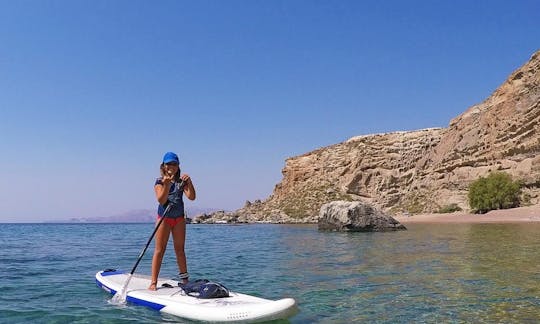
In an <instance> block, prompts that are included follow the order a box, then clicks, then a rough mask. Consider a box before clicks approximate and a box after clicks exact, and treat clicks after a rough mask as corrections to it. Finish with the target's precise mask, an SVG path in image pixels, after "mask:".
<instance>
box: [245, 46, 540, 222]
mask: <svg viewBox="0 0 540 324" xmlns="http://www.w3.org/2000/svg"><path fill="white" fill-rule="evenodd" d="M495 170H499V171H504V172H507V173H509V174H510V175H512V177H513V178H514V179H515V180H521V181H522V182H523V183H524V184H525V186H526V188H525V192H526V194H527V195H528V197H530V201H531V203H539V202H540V200H539V194H540V51H539V52H537V53H536V54H534V55H533V56H532V57H531V59H530V61H529V62H527V63H526V64H525V65H524V66H522V67H521V68H520V69H518V70H516V71H515V72H514V73H512V74H511V75H510V77H509V78H508V79H507V80H506V81H505V82H504V83H503V84H502V85H501V86H500V87H499V88H498V89H497V90H496V91H495V92H494V93H493V94H492V95H491V96H490V97H489V98H487V99H486V100H485V101H484V102H482V103H480V104H478V105H474V106H472V107H470V108H469V109H468V110H467V111H465V112H464V113H463V114H461V115H460V116H458V117H456V118H454V119H453V120H452V121H451V122H450V124H449V126H448V127H447V128H430V129H423V130H416V131H404V132H393V133H386V134H375V135H365V136H358V137H353V138H351V139H349V140H347V141H345V142H343V143H339V144H335V145H332V146H328V147H324V148H320V149H317V150H314V151H312V152H309V153H306V154H303V155H301V156H297V157H292V158H289V159H287V160H286V162H285V167H284V168H283V170H282V173H283V179H282V181H281V182H280V183H279V184H277V185H276V186H275V188H274V191H273V193H272V195H271V196H270V197H268V198H267V199H266V200H265V201H263V202H261V203H257V204H251V205H249V206H245V207H244V208H242V209H241V210H238V211H237V213H240V214H242V215H250V216H249V217H251V219H260V220H264V219H274V218H278V219H287V222H309V221H308V220H313V219H314V218H315V219H316V217H317V215H318V213H319V209H320V207H321V206H322V205H323V204H325V203H328V202H331V201H335V200H346V201H365V202H368V203H370V204H372V205H373V206H375V207H376V208H380V209H382V210H383V211H385V212H388V213H390V214H397V213H401V212H409V213H420V212H434V211H437V210H439V209H440V208H442V207H445V206H448V205H450V204H457V205H458V206H459V207H461V208H462V209H463V210H468V209H469V206H468V203H467V193H468V187H469V185H470V183H471V182H473V181H475V180H476V179H478V178H479V177H480V176H486V175H487V174H488V173H489V172H491V171H495Z"/></svg>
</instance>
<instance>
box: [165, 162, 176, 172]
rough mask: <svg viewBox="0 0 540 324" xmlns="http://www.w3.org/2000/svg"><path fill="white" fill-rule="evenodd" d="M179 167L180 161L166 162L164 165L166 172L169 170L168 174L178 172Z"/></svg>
mask: <svg viewBox="0 0 540 324" xmlns="http://www.w3.org/2000/svg"><path fill="white" fill-rule="evenodd" d="M179 167H180V166H179V165H178V163H174V162H169V163H165V165H164V168H165V172H167V174H176V172H178V168H179Z"/></svg>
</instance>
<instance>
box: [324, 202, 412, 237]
mask: <svg viewBox="0 0 540 324" xmlns="http://www.w3.org/2000/svg"><path fill="white" fill-rule="evenodd" d="M318 227H319V230H320V231H339V232H387V231H397V230H406V229H407V228H405V226H403V225H402V224H400V223H399V222H398V221H397V220H395V219H394V218H392V217H391V216H388V215H385V214H384V213H383V212H382V211H380V210H377V209H375V208H373V207H372V206H371V205H369V204H365V203H362V202H359V201H354V202H350V201H333V202H330V203H328V204H324V205H322V206H321V210H320V212H319V221H318Z"/></svg>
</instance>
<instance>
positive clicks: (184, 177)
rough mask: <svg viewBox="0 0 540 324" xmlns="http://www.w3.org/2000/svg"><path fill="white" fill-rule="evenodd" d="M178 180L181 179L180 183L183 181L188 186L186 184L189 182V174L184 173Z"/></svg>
mask: <svg viewBox="0 0 540 324" xmlns="http://www.w3.org/2000/svg"><path fill="white" fill-rule="evenodd" d="M180 179H181V180H182V181H184V183H185V184H188V183H190V182H191V178H190V176H189V174H185V173H184V174H182V175H181V176H180Z"/></svg>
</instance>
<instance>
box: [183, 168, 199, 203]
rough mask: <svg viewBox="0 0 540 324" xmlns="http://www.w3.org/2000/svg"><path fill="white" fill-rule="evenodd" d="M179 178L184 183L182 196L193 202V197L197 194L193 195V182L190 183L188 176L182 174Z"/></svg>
mask: <svg viewBox="0 0 540 324" xmlns="http://www.w3.org/2000/svg"><path fill="white" fill-rule="evenodd" d="M180 178H181V179H182V180H183V181H184V183H185V185H184V194H185V195H186V197H187V198H188V199H189V200H195V197H196V196H197V194H196V193H195V187H194V186H193V182H191V178H190V177H189V175H188V174H183V175H182V176H181V177H180Z"/></svg>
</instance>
